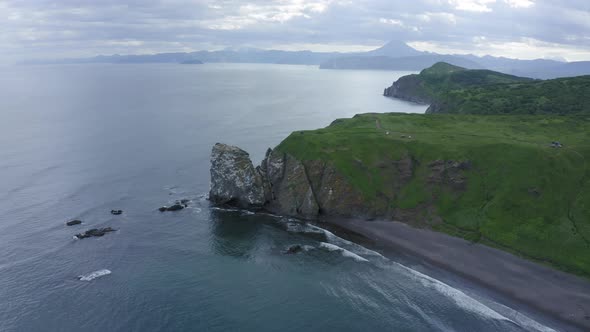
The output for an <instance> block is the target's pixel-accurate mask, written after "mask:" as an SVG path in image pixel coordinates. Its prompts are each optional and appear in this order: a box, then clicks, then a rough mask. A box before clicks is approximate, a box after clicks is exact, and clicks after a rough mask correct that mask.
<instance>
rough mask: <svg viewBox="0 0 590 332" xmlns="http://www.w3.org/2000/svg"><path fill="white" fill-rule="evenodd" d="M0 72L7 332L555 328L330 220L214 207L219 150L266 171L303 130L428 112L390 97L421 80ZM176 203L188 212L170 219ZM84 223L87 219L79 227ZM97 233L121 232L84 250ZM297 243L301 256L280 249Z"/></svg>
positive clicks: (286, 72) (0, 244) (159, 67)
mask: <svg viewBox="0 0 590 332" xmlns="http://www.w3.org/2000/svg"><path fill="white" fill-rule="evenodd" d="M0 70H1V72H2V75H0V175H1V178H0V186H1V188H2V190H0V211H2V214H1V215H0V252H2V255H0V331H24V332H34V331H552V329H551V328H549V327H547V326H545V325H543V324H541V323H539V322H538V321H536V320H533V319H531V318H530V317H528V316H526V315H523V314H522V313H519V312H518V311H515V310H512V309H510V308H509V307H505V306H503V305H500V304H499V303H497V302H496V301H495V300H494V298H493V296H492V297H489V296H486V295H485V294H486V292H484V291H482V292H478V291H477V289H476V288H474V287H472V286H469V287H467V286H465V287H462V286H461V282H460V281H456V280H455V282H452V283H450V282H449V281H445V280H439V279H437V278H436V276H437V275H441V273H440V272H437V271H435V270H434V269H433V268H430V267H428V266H426V265H424V264H421V263H420V262H419V261H418V260H416V261H413V260H411V259H408V258H407V257H405V256H403V255H401V253H400V255H398V254H396V253H395V252H384V251H383V250H380V249H379V248H372V247H371V246H370V245H369V244H363V243H362V241H361V243H358V241H351V239H352V238H350V237H349V236H348V235H347V234H346V233H339V232H338V230H334V229H328V228H326V227H324V226H323V225H322V224H314V223H308V222H303V221H300V220H294V219H290V218H284V217H281V216H273V215H267V214H253V213H250V212H247V211H239V210H231V209H229V210H228V209H218V208H213V207H211V206H210V205H209V202H208V201H207V199H206V198H207V192H208V189H209V165H210V160H209V155H210V151H211V147H212V146H213V144H214V143H216V142H222V143H227V144H232V145H237V146H240V147H241V148H243V149H245V150H247V151H248V152H250V154H251V157H252V159H253V161H254V163H259V162H260V160H261V159H262V158H263V156H264V153H265V151H266V149H267V148H268V147H274V146H276V145H277V144H278V143H279V142H280V141H281V140H282V139H284V138H285V137H287V136H288V135H289V134H290V133H291V132H292V131H295V130H303V129H315V128H320V127H324V126H327V125H329V124H330V123H331V122H332V121H333V120H335V119H337V118H343V117H351V116H353V115H355V114H357V113H367V112H407V113H423V112H424V111H425V109H426V107H425V106H420V105H414V104H410V103H405V102H402V101H397V100H393V99H388V98H385V97H383V96H381V93H382V91H383V89H384V88H385V87H387V86H389V85H390V84H391V83H392V82H393V81H394V80H395V79H397V78H398V77H400V76H402V75H405V74H408V73H404V72H388V71H345V70H340V71H333V70H319V69H318V68H317V67H311V66H290V65H259V64H205V65H175V64H141V65H122V64H121V65H108V64H100V65H61V66H15V67H3V68H1V69H0ZM180 199H188V200H190V202H189V203H188V208H186V209H184V210H182V211H177V212H165V213H161V212H159V211H158V208H159V207H160V206H163V205H170V204H171V203H173V202H174V201H176V200H180ZM112 209H121V210H123V213H122V214H121V215H112V214H111V213H110V211H111V210H112ZM72 219H79V220H81V221H82V224H81V225H75V226H66V225H65V222H67V221H69V220H72ZM101 227H112V228H114V229H116V231H115V232H111V233H107V234H105V235H104V236H102V237H95V238H87V239H82V240H77V239H75V238H74V235H75V234H77V233H81V232H83V231H85V230H88V229H91V228H101ZM352 240H353V239H352ZM295 244H299V245H301V246H302V247H303V248H304V250H303V251H302V252H300V253H297V254H293V255H287V254H285V253H284V251H285V250H286V248H288V247H289V246H291V245H295ZM474 289H475V290H474Z"/></svg>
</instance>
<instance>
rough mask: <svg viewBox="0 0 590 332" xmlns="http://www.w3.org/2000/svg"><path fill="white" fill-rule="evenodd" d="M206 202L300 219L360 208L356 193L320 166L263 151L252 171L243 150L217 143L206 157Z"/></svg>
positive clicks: (324, 166) (338, 213) (335, 175)
mask: <svg viewBox="0 0 590 332" xmlns="http://www.w3.org/2000/svg"><path fill="white" fill-rule="evenodd" d="M335 192H338V193H339V195H336V194H335ZM209 199H210V200H211V202H212V203H214V204H217V205H228V206H235V207H239V208H244V209H250V210H260V209H264V210H266V211H269V212H272V213H277V214H281V215H288V216H297V217H300V218H315V217H317V216H318V215H320V214H334V215H343V214H346V215H348V214H354V212H360V211H359V210H360V209H362V207H361V204H360V197H358V195H357V193H355V192H354V191H353V190H352V188H350V187H349V185H348V184H347V182H346V181H344V179H343V178H342V177H341V176H340V175H339V174H338V173H337V172H336V171H335V170H334V169H333V168H332V167H329V166H327V165H326V164H324V163H323V162H315V161H314V162H310V163H309V164H307V165H304V163H303V162H301V161H300V160H298V159H296V158H295V157H293V156H291V155H290V154H286V153H281V152H278V151H276V150H272V149H268V150H267V152H266V157H265V158H264V160H263V161H262V163H261V165H260V166H258V167H254V165H253V164H252V161H251V160H250V156H249V154H248V153H247V152H246V151H244V150H242V149H240V148H237V147H235V146H229V145H225V144H220V143H218V144H215V146H214V147H213V151H212V154H211V191H210V192H209Z"/></svg>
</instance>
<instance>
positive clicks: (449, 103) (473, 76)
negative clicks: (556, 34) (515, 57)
mask: <svg viewBox="0 0 590 332" xmlns="http://www.w3.org/2000/svg"><path fill="white" fill-rule="evenodd" d="M384 95H385V96H388V97H394V98H400V99H404V100H408V101H413V102H419V103H424V104H430V105H431V107H430V108H429V109H428V111H427V113H455V114H561V115H564V114H579V113H590V76H579V77H569V78H560V79H554V80H546V81H541V80H532V79H529V78H524V77H517V76H512V75H507V74H502V73H498V72H494V71H490V70H467V69H464V68H461V67H456V66H453V65H449V64H446V63H437V64H435V65H434V66H432V67H430V68H427V69H424V70H423V71H422V72H421V73H420V74H418V75H408V76H404V77H402V78H400V79H399V80H398V81H397V82H395V83H394V84H393V85H392V86H391V87H389V88H387V89H385V91H384Z"/></svg>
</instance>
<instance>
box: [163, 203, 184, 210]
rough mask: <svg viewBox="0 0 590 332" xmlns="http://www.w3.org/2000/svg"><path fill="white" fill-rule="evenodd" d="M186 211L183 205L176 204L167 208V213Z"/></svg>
mask: <svg viewBox="0 0 590 332" xmlns="http://www.w3.org/2000/svg"><path fill="white" fill-rule="evenodd" d="M182 209H184V206H183V205H181V204H174V205H172V206H171V207H169V208H167V209H166V211H179V210H182Z"/></svg>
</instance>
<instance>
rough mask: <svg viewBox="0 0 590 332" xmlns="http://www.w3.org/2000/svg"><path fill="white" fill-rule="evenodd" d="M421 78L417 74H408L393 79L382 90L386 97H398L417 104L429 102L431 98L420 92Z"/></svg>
mask: <svg viewBox="0 0 590 332" xmlns="http://www.w3.org/2000/svg"><path fill="white" fill-rule="evenodd" d="M421 84H422V79H421V78H420V76H418V75H408V76H404V77H401V78H400V79H399V80H397V81H395V82H394V83H393V85H391V86H390V87H388V88H386V89H385V90H384V91H383V95H384V96H386V97H392V98H398V99H402V100H406V101H411V102H414V103H418V104H430V103H432V102H433V101H432V99H431V98H430V97H429V96H427V95H423V93H422V92H421V91H422V90H423V89H422V87H421Z"/></svg>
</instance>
